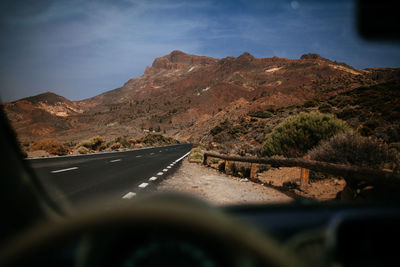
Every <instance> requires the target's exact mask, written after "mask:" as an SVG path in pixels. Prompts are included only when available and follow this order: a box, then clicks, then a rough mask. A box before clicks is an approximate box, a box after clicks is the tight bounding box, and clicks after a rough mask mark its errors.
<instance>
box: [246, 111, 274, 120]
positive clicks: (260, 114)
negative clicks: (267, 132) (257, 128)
mask: <svg viewBox="0 0 400 267" xmlns="http://www.w3.org/2000/svg"><path fill="white" fill-rule="evenodd" d="M272 115H274V114H272V113H271V112H269V111H266V110H258V111H254V112H250V113H249V116H250V117H256V118H263V119H265V118H270V117H272Z"/></svg>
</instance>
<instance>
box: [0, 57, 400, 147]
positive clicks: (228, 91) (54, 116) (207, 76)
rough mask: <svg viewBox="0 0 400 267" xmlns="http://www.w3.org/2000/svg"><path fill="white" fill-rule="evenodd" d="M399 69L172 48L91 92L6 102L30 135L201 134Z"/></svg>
mask: <svg viewBox="0 0 400 267" xmlns="http://www.w3.org/2000/svg"><path fill="white" fill-rule="evenodd" d="M399 77H400V70H399V69H389V68H370V69H364V70H358V69H355V68H353V67H351V66H349V65H347V64H345V63H338V62H335V61H331V60H329V59H325V58H322V57H321V56H319V55H317V54H306V55H303V56H301V57H300V58H299V59H287V58H278V57H270V58H255V57H254V56H252V55H250V54H249V53H243V54H242V55H240V56H239V57H237V58H234V57H226V58H223V59H215V58H210V57H204V56H196V55H189V54H186V53H183V52H181V51H173V52H171V53H170V54H168V55H166V56H163V57H160V58H156V59H155V60H154V62H153V64H152V66H151V67H146V69H145V72H144V74H143V75H142V76H140V77H138V78H133V79H130V80H129V81H127V82H126V83H125V84H124V85H123V86H122V87H121V88H118V89H115V90H111V91H108V92H106V93H104V94H101V95H98V96H95V97H92V98H89V99H85V100H82V101H69V100H68V99H65V98H63V97H61V96H57V95H55V94H53V93H44V94H41V95H37V96H34V97H29V98H25V99H21V100H18V101H15V102H12V103H5V104H3V105H4V108H5V110H6V112H7V114H8V116H9V118H10V121H11V122H12V124H13V126H14V128H15V129H16V131H17V133H18V135H19V137H20V139H21V140H26V141H33V140H38V139H42V138H44V137H55V138H57V139H59V140H62V141H72V142H77V141H79V140H82V139H85V138H89V137H91V136H94V135H100V136H103V137H104V138H105V139H113V138H116V137H118V136H126V137H135V138H137V137H141V136H143V135H145V134H146V133H147V132H148V131H149V130H150V131H153V130H154V131H157V132H161V133H163V134H164V135H167V136H171V137H174V138H176V139H178V140H181V141H191V142H201V141H205V140H208V139H209V136H210V135H209V133H210V130H211V129H213V128H214V127H215V126H217V125H220V124H221V123H222V122H224V121H226V120H227V119H229V120H231V121H235V120H240V119H242V118H244V117H246V116H247V117H248V114H249V113H252V112H256V111H260V110H268V109H274V110H276V109H280V108H285V107H289V106H296V105H297V106H299V105H303V104H304V103H306V102H307V101H312V100H315V99H318V100H322V99H328V98H331V97H334V96H336V95H339V94H343V93H346V92H349V91H351V90H354V89H356V88H359V87H368V86H374V85H377V84H382V83H385V82H388V81H393V80H398V79H399Z"/></svg>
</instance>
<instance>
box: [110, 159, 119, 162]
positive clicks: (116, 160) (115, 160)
mask: <svg viewBox="0 0 400 267" xmlns="http://www.w3.org/2000/svg"><path fill="white" fill-rule="evenodd" d="M118 161H121V159H114V160H110V162H118Z"/></svg>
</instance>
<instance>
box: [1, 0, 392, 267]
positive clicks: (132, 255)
mask: <svg viewBox="0 0 400 267" xmlns="http://www.w3.org/2000/svg"><path fill="white" fill-rule="evenodd" d="M370 2H371V1H366V4H364V5H360V8H359V12H361V14H363V15H364V16H361V19H360V21H359V23H360V27H361V28H362V33H363V34H365V36H366V37H367V38H389V39H391V40H397V38H398V33H399V32H398V31H397V29H391V30H388V28H387V27H385V29H386V30H388V32H381V31H378V30H377V29H376V27H372V30H371V31H368V29H370V28H371V25H373V24H374V22H376V21H377V20H378V19H377V18H382V16H380V15H378V16H377V15H376V13H374V14H371V5H369V4H370ZM363 3H365V2H363ZM372 3H375V1H372ZM390 7H391V6H390V5H389V6H386V8H384V9H382V10H383V11H387V10H389V9H390ZM388 8H389V9H388ZM392 10H393V9H392ZM386 15H387V16H383V17H387V19H386V20H379V23H383V24H384V25H386V24H385V23H388V24H390V23H391V22H392V20H393V18H394V17H393V16H391V15H393V12H388V13H387V14H386ZM371 16H372V17H374V16H375V18H376V19H373V18H372V19H371ZM390 25H393V24H390ZM380 28H382V27H380ZM0 124H1V126H0V142H1V147H2V153H1V160H0V166H1V167H0V169H1V172H2V173H1V179H0V183H1V185H0V191H1V200H2V201H1V208H2V216H1V218H2V219H1V228H0V236H1V237H0V266H82V267H83V266H165V265H166V266H209V267H210V266H394V265H396V264H395V263H396V262H397V261H398V256H397V247H398V246H396V245H394V244H396V243H397V242H398V240H399V238H400V230H399V225H400V206H399V203H398V202H396V201H387V202H383V201H359V202H358V201H352V202H346V201H340V202H338V201H332V202H329V201H328V202H316V201H315V202H314V201H311V200H297V201H294V202H290V203H286V204H257V205H250V204H248V205H247V204H242V205H231V206H222V207H215V206H212V205H210V204H208V203H206V202H204V201H202V200H199V199H196V198H193V197H191V196H187V195H180V194H151V193H150V194H146V195H143V196H138V197H137V198H134V199H130V200H129V201H127V200H120V201H115V203H113V205H110V206H107V207H103V206H102V205H98V204H97V205H96V203H93V205H88V206H85V207H82V208H80V209H72V208H70V207H69V206H68V204H67V203H59V202H55V201H54V200H53V199H52V198H51V197H50V196H49V194H48V193H47V192H46V190H45V188H44V187H43V186H42V185H41V183H40V182H39V180H38V178H37V177H36V174H35V172H34V171H33V170H32V169H31V167H30V166H29V164H28V163H27V161H25V160H24V159H23V157H22V155H21V152H20V149H19V146H18V144H17V141H16V136H15V133H14V131H13V130H12V128H11V126H10V124H9V122H8V121H7V117H6V115H5V114H4V112H3V111H1V121H0Z"/></svg>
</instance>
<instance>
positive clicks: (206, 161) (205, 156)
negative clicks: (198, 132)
mask: <svg viewBox="0 0 400 267" xmlns="http://www.w3.org/2000/svg"><path fill="white" fill-rule="evenodd" d="M203 165H208V155H207V154H206V153H204V155H203Z"/></svg>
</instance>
